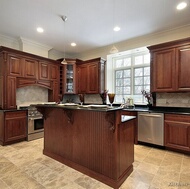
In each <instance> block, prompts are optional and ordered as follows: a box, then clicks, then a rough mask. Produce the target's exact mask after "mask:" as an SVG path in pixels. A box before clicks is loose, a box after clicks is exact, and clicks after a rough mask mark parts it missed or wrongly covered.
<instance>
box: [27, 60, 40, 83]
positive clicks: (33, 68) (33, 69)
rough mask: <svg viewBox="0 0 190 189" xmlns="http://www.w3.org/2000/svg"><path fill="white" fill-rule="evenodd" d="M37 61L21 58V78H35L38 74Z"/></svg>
mask: <svg viewBox="0 0 190 189" xmlns="http://www.w3.org/2000/svg"><path fill="white" fill-rule="evenodd" d="M37 66H38V61H37V60H35V59H31V58H23V68H24V70H23V77H24V78H33V79H34V78H36V77H37V73H38V69H37Z"/></svg>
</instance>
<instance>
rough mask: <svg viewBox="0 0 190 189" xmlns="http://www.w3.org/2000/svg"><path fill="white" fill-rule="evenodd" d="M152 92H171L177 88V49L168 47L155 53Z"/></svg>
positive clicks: (152, 70)
mask: <svg viewBox="0 0 190 189" xmlns="http://www.w3.org/2000/svg"><path fill="white" fill-rule="evenodd" d="M152 61H153V62H152V64H151V66H152V68H151V78H152V86H151V87H152V88H151V91H152V92H169V91H175V90H176V82H175V80H176V75H175V69H176V65H175V49H166V50H161V51H157V52H154V53H153V57H152Z"/></svg>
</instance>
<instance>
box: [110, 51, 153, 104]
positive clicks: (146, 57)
mask: <svg viewBox="0 0 190 189" xmlns="http://www.w3.org/2000/svg"><path fill="white" fill-rule="evenodd" d="M113 72H114V76H115V77H113V78H114V83H115V85H114V86H115V89H114V91H115V94H116V96H115V102H116V103H122V102H123V98H125V99H126V98H128V97H132V98H133V99H134V102H135V103H144V102H145V99H144V97H143V95H142V93H141V91H142V90H146V91H150V54H149V52H148V50H146V51H143V52H138V51H137V52H133V53H130V54H127V55H121V56H117V57H114V58H113Z"/></svg>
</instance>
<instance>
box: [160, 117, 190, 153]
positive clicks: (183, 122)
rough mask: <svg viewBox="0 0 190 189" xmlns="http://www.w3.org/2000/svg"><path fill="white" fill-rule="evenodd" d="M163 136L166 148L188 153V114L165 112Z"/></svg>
mask: <svg viewBox="0 0 190 189" xmlns="http://www.w3.org/2000/svg"><path fill="white" fill-rule="evenodd" d="M164 136H165V137H164V142H165V146H166V147H167V148H171V149H174V150H180V151H183V152H188V153H190V116H189V115H181V114H165V120H164Z"/></svg>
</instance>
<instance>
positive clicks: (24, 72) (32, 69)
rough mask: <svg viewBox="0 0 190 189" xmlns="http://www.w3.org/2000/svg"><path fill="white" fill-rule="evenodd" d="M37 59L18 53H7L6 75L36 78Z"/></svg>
mask: <svg viewBox="0 0 190 189" xmlns="http://www.w3.org/2000/svg"><path fill="white" fill-rule="evenodd" d="M37 64H38V62H37V60H36V59H32V58H29V57H26V56H20V55H18V54H14V53H9V54H8V55H7V75H10V76H16V77H25V78H36V76H37V73H36V70H37Z"/></svg>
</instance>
